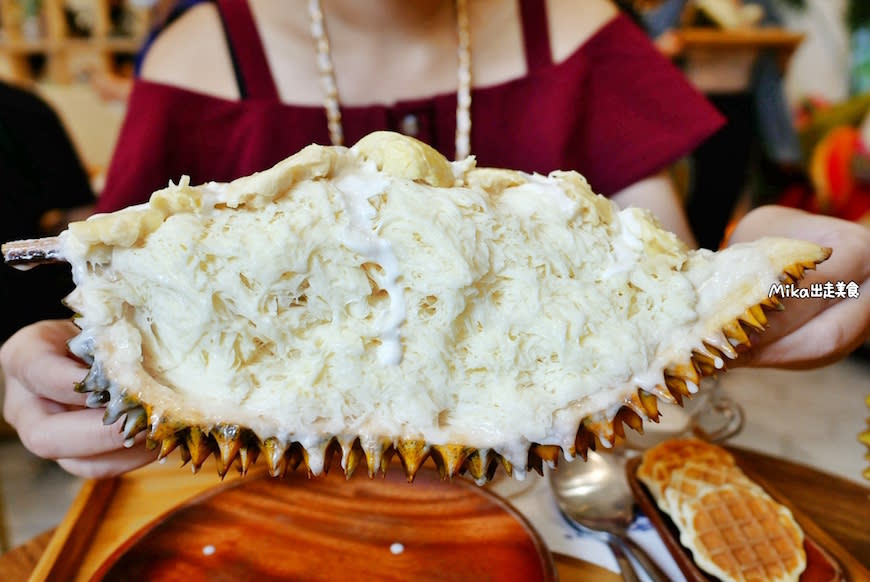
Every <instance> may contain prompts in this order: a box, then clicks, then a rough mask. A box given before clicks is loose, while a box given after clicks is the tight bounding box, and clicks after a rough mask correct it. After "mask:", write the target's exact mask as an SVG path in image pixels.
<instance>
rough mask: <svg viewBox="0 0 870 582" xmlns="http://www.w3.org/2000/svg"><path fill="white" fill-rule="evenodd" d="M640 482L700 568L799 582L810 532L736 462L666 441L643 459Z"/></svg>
mask: <svg viewBox="0 0 870 582" xmlns="http://www.w3.org/2000/svg"><path fill="white" fill-rule="evenodd" d="M638 477H639V479H640V480H641V481H642V482H643V483H644V484H645V485H646V486H647V487H648V488H649V489H650V491H651V493H652V494H653V496H654V497H655V499H656V502H657V503H658V505H659V507H660V508H661V509H662V510H663V511H665V512H666V513H668V514H669V515H670V516H671V518H672V520H673V522H674V524H676V526H677V528H679V530H680V542H681V543H682V544H683V545H684V546H686V547H687V548H688V549H689V550H691V551H692V555H693V557H694V560H695V563H696V564H697V565H698V567H700V568H701V569H703V570H704V571H706V572H708V573H710V574H712V575H714V576H716V577H718V578H719V579H721V580H735V581H740V582H749V581H762V580H774V581H780V580H797V579H798V577H799V576H800V574H801V572H802V571H803V570H804V568H805V567H806V554H805V553H804V549H803V532H802V531H801V529H800V526H798V524H797V522H795V520H794V517H793V516H792V515H791V512H790V511H789V510H788V509H787V508H785V507H783V506H782V505H780V504H779V503H777V502H776V501H774V500H773V499H771V498H770V496H769V495H767V493H765V492H764V490H763V489H762V488H761V487H760V486H759V485H758V484H757V483H755V482H754V481H752V480H751V479H749V477H747V476H746V474H745V473H743V471H742V470H741V469H740V468H739V467H738V466H737V465H736V464H735V462H734V458H733V457H732V456H731V455H730V454H729V453H728V452H727V451H725V450H724V449H721V448H719V447H716V446H715V445H711V444H709V443H705V442H702V441H699V440H697V439H675V440H671V441H666V442H664V443H662V444H660V445H658V446H657V447H654V448H652V449H650V450H649V451H647V452H646V453H645V454H644V458H643V462H642V463H641V465H640V467H639V468H638Z"/></svg>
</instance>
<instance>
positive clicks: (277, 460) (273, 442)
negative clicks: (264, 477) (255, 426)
mask: <svg viewBox="0 0 870 582" xmlns="http://www.w3.org/2000/svg"><path fill="white" fill-rule="evenodd" d="M260 448H261V450H262V451H263V455H264V456H265V457H266V464H267V465H268V467H269V474H270V475H271V476H272V477H283V476H284V472H285V471H286V470H287V458H286V457H285V456H284V454H285V453H286V452H287V444H286V443H284V442H282V441H279V440H278V439H277V438H275V437H269V438H267V439H266V440H265V441H263V444H262V445H261V446H260Z"/></svg>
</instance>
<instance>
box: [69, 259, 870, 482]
mask: <svg viewBox="0 0 870 582" xmlns="http://www.w3.org/2000/svg"><path fill="white" fill-rule="evenodd" d="M829 254H830V253H829V251H827V252H826V255H825V256H824V257H822V258H821V259H820V260H819V261H807V262H800V263H795V264H793V265H790V266H788V267H786V268H785V269H784V272H783V273H782V274H781V276H780V280H781V281H782V282H783V283H793V282H795V281H796V280H798V279H800V278H802V277H803V275H804V271H805V270H807V269H813V268H815V266H816V264H817V263H818V262H821V261H822V260H825V259H826V258H827V256H828V255H829ZM781 310H783V305H782V303H781V302H780V301H779V299H778V298H777V297H776V296H769V297H764V298H761V299H760V300H759V302H758V303H756V304H753V305H751V306H750V307H748V308H747V309H745V311H744V312H743V313H742V314H740V315H739V316H738V317H736V318H735V319H733V320H732V321H730V322H729V323H727V324H726V325H725V326H724V327H723V328H722V330H721V332H720V333H719V335H718V337H710V338H705V339H704V341H703V342H702V345H703V348H702V349H699V350H695V351H694V352H693V354H692V356H691V358H689V359H688V360H687V361H685V362H682V363H675V364H672V365H671V366H670V367H668V368H667V369H666V370H664V379H665V382H664V385H659V386H656V388H655V389H654V390H653V391H646V390H643V389H640V388H638V389H637V391H636V392H634V393H633V394H631V395H630V396H629V397H627V398H625V399H624V401H623V402H622V405H621V406H620V407H619V408H618V409H617V412H616V413H615V414H613V415H612V416H611V415H607V414H606V413H604V412H602V413H598V414H595V415H591V416H587V417H585V418H583V419H581V420H580V421H579V423H578V427H577V432H576V438H575V440H574V445H573V447H571V448H569V449H567V450H565V449H563V448H562V447H561V446H557V445H547V444H535V443H533V444H531V445H530V446H529V448H528V456H527V462H526V465H525V467H515V466H513V465H512V464H511V463H510V462H509V461H508V460H507V459H505V458H504V457H503V456H502V455H501V454H499V453H498V452H497V451H495V450H492V449H480V448H475V447H474V446H469V445H467V444H459V443H457V444H446V445H445V444H431V443H427V442H424V441H421V440H406V439H397V438H389V437H383V438H366V439H363V438H360V437H358V436H355V435H329V436H323V437H320V438H318V439H315V440H314V441H311V442H307V443H303V442H301V441H299V440H294V439H292V438H291V439H286V440H281V439H279V438H277V437H274V436H273V437H268V438H265V439H261V438H259V437H258V436H257V435H256V434H255V433H254V431H252V430H251V429H249V428H247V427H244V426H240V425H236V424H213V425H208V426H203V425H199V424H195V423H190V422H187V421H186V420H185V419H184V418H181V417H179V418H175V417H171V416H168V415H163V416H158V415H155V414H153V409H152V407H151V406H150V405H149V404H148V403H147V402H140V401H138V400H137V399H136V398H134V397H132V396H130V395H129V394H125V393H123V392H122V391H121V390H120V389H118V388H117V386H116V385H115V384H113V383H112V381H111V379H109V378H107V377H106V376H105V375H104V373H103V371H102V367H101V366H100V364H99V362H95V361H94V360H93V355H92V351H91V350H92V347H91V346H89V345H88V344H87V342H84V343H81V344H76V343H75V342H71V349H72V350H73V351H74V353H75V354H76V355H77V356H79V357H81V358H82V359H84V360H85V361H86V362H88V363H89V364H91V368H90V372H89V373H88V375H87V377H86V378H85V379H84V380H83V381H82V382H81V383H80V384H79V385H78V386H77V387H76V390H77V391H79V392H83V393H88V400H87V402H88V405H89V406H92V407H101V406H104V407H105V408H106V413H105V415H104V417H103V422H104V423H105V424H114V423H116V422H118V421H120V420H122V418H123V422H121V423H120V427H121V429H120V430H121V432H122V433H123V435H124V438H125V439H128V441H129V442H131V443H132V439H133V438H134V437H135V436H136V435H137V434H139V433H141V432H145V433H146V444H147V446H148V447H149V448H150V449H159V452H158V458H159V459H163V458H165V457H166V456H167V455H169V454H170V453H171V452H173V451H174V450H175V449H179V451H180V454H181V458H182V460H183V464H188V463H189V464H190V465H191V467H192V469H193V471H194V472H197V471H199V469H200V468H201V467H202V465H203V463H205V462H206V461H207V460H208V458H209V457H212V456H213V457H214V458H215V464H216V468H217V472H218V474H219V475H220V476H221V477H223V476H224V475H225V474H226V473H227V472H228V471H229V470H230V468H231V467H235V468H236V469H237V470H238V471H239V472H241V473H242V474H244V473H246V472H247V471H248V470H249V469H250V467H251V466H253V464H254V463H256V462H257V460H258V459H259V457H260V456H262V457H264V458H265V462H266V464H267V465H268V469H269V473H270V474H271V475H272V476H275V477H280V476H282V475H284V473H285V472H286V471H288V470H291V471H293V470H296V469H298V468H300V467H302V468H304V469H305V470H307V471H308V472H309V473H310V474H319V473H321V472H325V471H328V470H329V468H330V466H331V464H332V462H333V458H334V457H338V458H340V459H341V468H342V470H343V471H344V473H345V475H346V476H347V477H348V478H349V477H350V476H351V475H352V474H353V473H354V472H355V471H356V470H357V469H358V468H359V467H360V465H363V464H364V466H365V467H366V470H367V471H368V475H369V477H374V476H375V475H377V474H379V473H386V471H387V470H388V468H389V466H390V464H391V460H392V458H393V457H394V456H397V457H398V460H399V461H400V462H401V465H402V468H403V470H404V472H405V475H406V476H407V478H408V481H413V480H414V476H415V475H416V473H417V471H418V470H419V469H420V467H421V466H422V465H423V464H424V463H425V462H426V461H427V460H431V461H432V462H434V464H435V466H436V467H437V469H438V471H439V472H440V474H441V476H442V478H444V479H449V478H452V477H453V476H455V475H465V474H468V475H469V476H470V477H471V478H473V479H474V480H475V481H477V482H478V483H484V482H486V481H488V480H490V479H492V478H493V476H494V475H495V473H496V472H497V470H498V467H499V466H501V467H502V468H503V470H504V471H505V472H506V473H507V474H508V475H517V476H522V475H524V474H525V472H526V471H530V470H531V471H535V472H537V473H538V474H543V467H544V465H547V466H549V467H551V468H555V466H556V465H557V463H558V461H559V458H560V457H564V458H566V459H568V460H570V459H573V458H574V457H577V456H580V457H582V458H583V459H585V458H586V455H587V453H588V451H590V450H593V451H594V450H595V449H596V448H597V447H599V446H604V447H610V446H613V445H614V443H616V441H617V440H618V439H620V438H624V437H625V426H628V427H629V428H630V429H632V430H635V431H638V432H642V431H643V423H644V421H651V422H658V419H659V410H658V403H659V401H661V402H665V403H668V404H678V405H682V404H683V401H684V399H687V398H691V397H692V396H693V395H694V394H695V393H696V392H697V391H698V386H699V385H700V381H701V379H702V378H703V377H706V376H712V375H715V374H717V373H719V372H721V371H724V370H725V362H726V361H727V360H733V359H736V358H737V357H738V356H739V355H740V354H741V353H743V352H745V351H746V350H748V349H749V348H750V347H751V342H750V337H749V334H750V333H752V332H762V331H764V330H765V329H766V327H767V323H768V320H767V315H766V312H769V311H781ZM868 405H870V398H868ZM861 438H862V441H863V442H865V443H866V444H868V446H870V432H867V433H864V435H862V437H861ZM868 457H870V456H868ZM865 475H866V476H867V477H868V478H870V470H868V471H867V472H865Z"/></svg>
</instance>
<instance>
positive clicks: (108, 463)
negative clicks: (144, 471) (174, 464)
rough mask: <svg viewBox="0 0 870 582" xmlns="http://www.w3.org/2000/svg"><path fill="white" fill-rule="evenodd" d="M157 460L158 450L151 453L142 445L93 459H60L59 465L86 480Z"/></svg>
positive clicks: (107, 475) (96, 456) (123, 471)
mask: <svg viewBox="0 0 870 582" xmlns="http://www.w3.org/2000/svg"><path fill="white" fill-rule="evenodd" d="M156 459H157V451H156V450H154V451H149V450H147V449H146V448H145V447H144V446H141V445H140V446H137V447H134V448H132V449H121V450H119V451H112V452H110V453H104V454H101V455H94V456H91V457H81V458H71V459H58V461H57V463H58V465H60V466H61V467H63V468H64V469H65V470H66V471H67V472H69V473H72V474H73V475H78V476H79V477H84V478H86V479H103V478H105V477H114V476H115V475H120V474H121V473H126V472H127V471H132V470H133V469H138V468H139V467H142V466H144V465H147V464H148V463H151V462H153V461H155V460H156Z"/></svg>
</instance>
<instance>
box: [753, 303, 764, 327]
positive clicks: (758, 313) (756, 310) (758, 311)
mask: <svg viewBox="0 0 870 582" xmlns="http://www.w3.org/2000/svg"><path fill="white" fill-rule="evenodd" d="M749 312H750V313H752V315H753V316H754V317H755V319H757V320H758V322H759V323H761V326H762V328H764V327H766V326H767V315H766V314H765V313H764V310H763V309H762V308H761V305H753V306H752V307H750V308H749Z"/></svg>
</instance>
